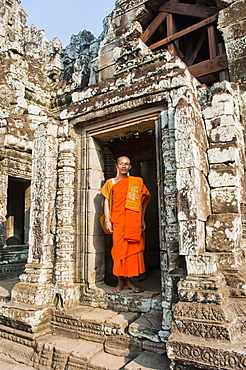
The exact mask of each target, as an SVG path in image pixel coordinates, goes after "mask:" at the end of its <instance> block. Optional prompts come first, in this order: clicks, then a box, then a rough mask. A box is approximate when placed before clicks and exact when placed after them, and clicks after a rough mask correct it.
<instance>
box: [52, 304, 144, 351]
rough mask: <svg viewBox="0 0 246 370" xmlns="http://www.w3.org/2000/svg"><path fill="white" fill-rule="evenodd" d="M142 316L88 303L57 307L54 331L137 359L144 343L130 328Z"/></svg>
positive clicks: (54, 317) (53, 323)
mask: <svg viewBox="0 0 246 370" xmlns="http://www.w3.org/2000/svg"><path fill="white" fill-rule="evenodd" d="M138 317H139V314H137V313H134V312H122V313H117V312H114V311H111V310H104V309H100V308H93V307H88V306H78V307H76V308H73V309H71V310H56V311H55V312H54V315H53V319H52V333H53V334H55V335H60V336H66V337H68V338H72V339H83V340H88V341H92V342H95V343H101V344H103V345H104V347H105V351H106V352H107V353H109V354H113V355H118V356H127V357H128V356H130V357H131V358H134V357H136V356H137V355H139V354H140V353H141V342H140V341H139V340H138V338H136V339H135V338H133V337H131V336H130V335H129V334H128V333H127V328H128V327H129V325H130V324H131V323H132V322H134V320H136V319H138Z"/></svg>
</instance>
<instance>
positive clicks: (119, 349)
mask: <svg viewBox="0 0 246 370" xmlns="http://www.w3.org/2000/svg"><path fill="white" fill-rule="evenodd" d="M141 347H142V343H141V341H140V340H138V339H137V338H131V337H129V336H126V335H124V336H123V335H109V336H107V337H106V341H105V352H107V353H110V354H111V355H115V356H124V357H130V358H135V357H137V356H139V355H140V354H141Z"/></svg>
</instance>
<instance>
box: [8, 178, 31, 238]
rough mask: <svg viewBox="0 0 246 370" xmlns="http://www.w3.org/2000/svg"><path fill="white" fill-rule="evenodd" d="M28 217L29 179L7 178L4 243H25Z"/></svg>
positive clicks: (27, 233)
mask: <svg viewBox="0 0 246 370" xmlns="http://www.w3.org/2000/svg"><path fill="white" fill-rule="evenodd" d="M29 218H30V181H28V180H22V179H18V178H14V177H9V178H8V198H7V224H6V244H7V245H27V244H28V235H29Z"/></svg>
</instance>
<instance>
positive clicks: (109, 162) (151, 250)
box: [104, 129, 161, 291]
mask: <svg viewBox="0 0 246 370" xmlns="http://www.w3.org/2000/svg"><path fill="white" fill-rule="evenodd" d="M121 155H126V156H128V157H129V158H130V160H131V165H132V169H131V171H130V174H131V175H132V176H139V177H142V178H143V180H144V183H145V185H146V186H147V188H148V189H149V191H150V193H151V200H150V202H149V204H148V207H147V211H146V216H145V220H146V225H147V228H146V232H145V253H144V259H145V266H146V273H145V274H143V275H140V277H138V278H135V279H136V280H139V281H138V283H140V284H143V286H144V289H145V290H157V291H160V289H161V288H160V240H159V216H158V188H157V163H156V137H155V130H153V129H150V130H147V131H144V132H137V133H132V134H130V135H127V136H123V137H116V138H115V139H112V138H111V139H110V141H106V142H105V143H104V163H105V166H104V175H105V180H107V179H108V178H110V177H114V176H115V175H116V170H115V163H116V159H117V158H118V157H119V156H121ZM111 248H112V238H111V236H105V284H107V285H116V277H115V276H113V275H112V265H113V263H112V258H111ZM146 284H147V285H148V287H147V288H146Z"/></svg>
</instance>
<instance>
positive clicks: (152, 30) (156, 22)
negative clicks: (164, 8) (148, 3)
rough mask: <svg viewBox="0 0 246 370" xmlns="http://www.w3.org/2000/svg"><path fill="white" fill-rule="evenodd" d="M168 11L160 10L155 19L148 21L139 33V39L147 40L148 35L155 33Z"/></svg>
mask: <svg viewBox="0 0 246 370" xmlns="http://www.w3.org/2000/svg"><path fill="white" fill-rule="evenodd" d="M167 14H168V13H164V12H160V13H159V14H158V15H157V16H156V17H155V19H154V20H153V21H152V22H151V23H150V25H149V26H148V27H147V28H146V30H145V31H144V32H143V33H142V35H141V37H140V38H141V40H142V41H143V42H147V41H148V40H149V39H150V37H151V36H152V35H153V34H154V33H155V31H156V30H157V29H158V27H159V26H160V25H161V23H162V22H163V21H164V19H165V18H166V16H167Z"/></svg>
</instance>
